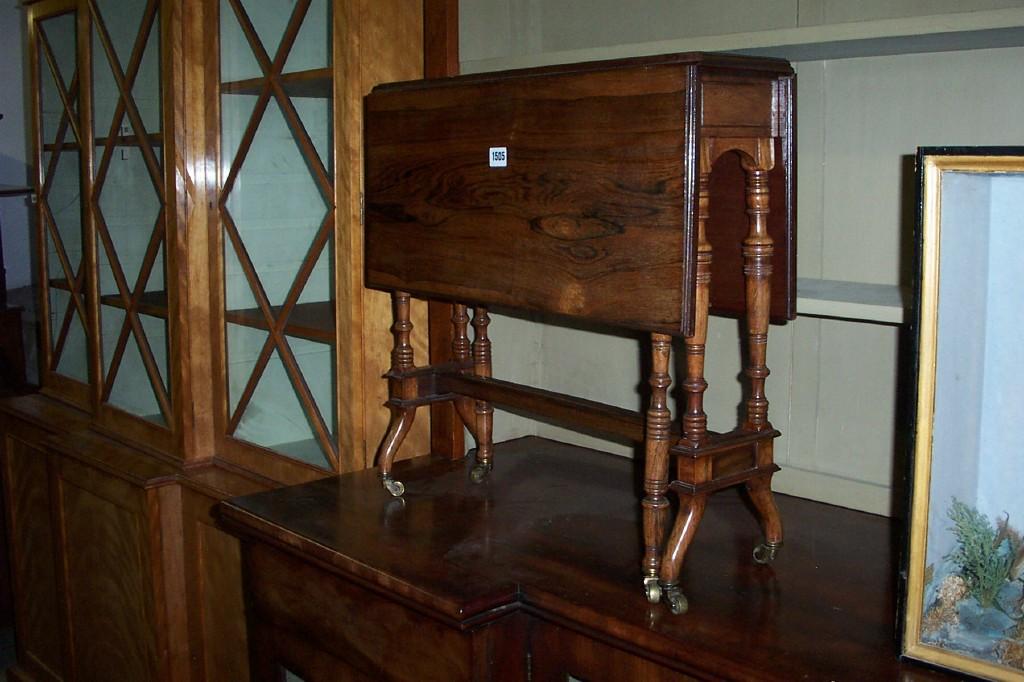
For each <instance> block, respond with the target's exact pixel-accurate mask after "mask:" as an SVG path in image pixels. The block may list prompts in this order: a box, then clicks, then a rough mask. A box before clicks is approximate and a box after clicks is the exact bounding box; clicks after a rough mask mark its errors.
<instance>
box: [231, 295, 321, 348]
mask: <svg viewBox="0 0 1024 682" xmlns="http://www.w3.org/2000/svg"><path fill="white" fill-rule="evenodd" d="M281 307H282V306H271V308H270V309H271V310H272V311H273V313H274V315H278V314H280V312H281ZM224 319H226V320H227V321H228V322H231V323H233V324H240V325H243V326H246V327H251V328H253V329H263V330H266V329H267V324H266V322H265V320H264V319H263V314H262V313H261V312H260V311H259V308H245V309H240V310H228V311H226V312H225V314H224ZM284 333H285V334H287V335H288V336H295V337H298V338H301V339H307V340H309V341H319V342H320V343H330V344H333V343H334V340H335V329H334V301H312V302H310V303H298V304H296V306H295V307H294V308H292V313H291V315H289V316H288V324H286V325H285V328H284Z"/></svg>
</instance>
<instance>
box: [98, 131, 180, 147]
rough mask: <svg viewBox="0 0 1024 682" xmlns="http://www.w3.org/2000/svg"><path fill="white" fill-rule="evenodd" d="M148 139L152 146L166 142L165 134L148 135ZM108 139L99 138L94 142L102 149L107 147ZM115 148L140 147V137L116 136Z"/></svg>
mask: <svg viewBox="0 0 1024 682" xmlns="http://www.w3.org/2000/svg"><path fill="white" fill-rule="evenodd" d="M146 137H147V138H149V142H150V144H153V145H162V144H163V142H164V136H163V133H159V132H156V133H146ZM108 139H110V138H107V137H97V138H96V139H95V140H94V142H95V143H96V146H97V147H102V146H105V145H106V144H107V140H108ZM114 146H115V147H138V146H140V143H139V136H138V135H116V136H114Z"/></svg>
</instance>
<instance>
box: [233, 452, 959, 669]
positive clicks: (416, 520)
mask: <svg viewBox="0 0 1024 682" xmlns="http://www.w3.org/2000/svg"><path fill="white" fill-rule="evenodd" d="M496 448H497V452H496V457H497V459H496V461H497V465H496V466H495V468H494V471H493V472H492V476H491V477H490V478H489V479H488V480H486V481H485V482H484V483H482V484H474V483H471V482H470V480H469V477H468V475H467V474H468V469H469V466H470V463H471V462H470V461H468V460H464V461H457V462H447V461H441V460H439V459H437V458H430V457H423V458H418V459H415V460H409V461H405V462H401V463H398V464H396V470H397V471H398V472H400V474H401V476H402V478H403V479H404V480H405V481H407V482H409V483H411V485H409V486H408V491H407V492H406V494H405V497H404V499H402V498H392V497H391V496H390V495H389V494H388V493H387V492H386V491H385V490H383V489H382V488H381V486H380V483H379V480H378V477H377V472H376V471H373V470H366V471H359V472H355V473H350V474H345V475H342V476H339V477H335V478H327V479H323V480H319V481H315V482H312V483H308V484H304V485H300V486H295V487H290V488H283V489H278V490H273V491H269V492H265V493H258V494H255V495H250V496H246V497H241V498H236V499H234V500H230V501H228V502H226V503H224V504H223V505H222V507H221V517H222V520H223V521H224V522H225V523H226V524H227V525H228V527H229V528H230V529H231V530H233V531H234V532H235V533H237V534H239V535H241V536H242V537H243V540H244V541H245V542H244V546H246V547H250V546H252V545H253V544H256V545H260V546H268V545H269V546H271V547H273V548H276V550H278V551H282V552H283V553H284V554H286V555H288V556H291V557H293V558H296V559H297V560H298V561H300V562H301V563H302V564H303V565H306V564H308V565H312V566H315V567H316V568H317V570H318V571H320V574H322V575H324V576H330V578H331V579H335V578H340V579H342V580H344V581H349V582H351V583H352V584H354V585H357V586H359V587H360V588H361V589H363V590H365V591H366V593H367V594H372V595H376V596H375V597H374V598H377V597H383V599H384V600H386V601H388V602H396V603H398V604H400V605H402V606H403V607H405V608H408V609H411V610H412V611H415V612H417V613H418V614H421V615H424V616H426V617H427V619H428V620H429V621H433V622H436V623H437V624H438V625H439V626H442V627H445V626H446V627H447V628H451V629H454V630H457V631H467V630H472V629H473V628H479V627H480V626H482V625H486V624H487V623H489V622H498V621H500V620H501V619H503V618H506V617H507V616H509V615H512V614H516V613H520V614H522V613H526V614H530V615H531V617H537V618H540V619H542V620H543V621H544V622H548V623H556V624H557V625H558V626H559V627H560V628H562V629H568V630H571V631H573V632H574V633H582V634H583V635H584V636H586V637H587V638H589V639H588V641H589V640H590V639H592V640H596V641H598V642H602V643H603V644H606V645H611V646H612V647H615V648H616V649H618V650H624V651H626V652H629V653H630V655H632V656H637V657H641V658H644V659H648V660H650V661H654V662H656V663H658V664H659V665H661V666H666V667H667V668H671V669H674V670H677V671H680V672H682V673H685V674H689V675H693V676H697V677H701V678H713V679H721V678H729V679H777V680H797V679H810V680H897V679H899V680H918V679H920V680H926V679H946V678H945V677H943V676H942V674H941V673H938V672H936V671H932V670H929V669H927V668H923V667H921V666H919V665H917V664H914V663H911V662H907V663H900V662H899V661H898V660H897V646H896V643H895V636H894V627H895V625H894V623H895V611H896V607H895V598H894V582H895V578H894V576H895V568H894V561H895V558H894V552H895V551H896V547H898V546H899V543H900V539H899V538H898V537H897V534H895V533H894V529H893V524H892V522H891V521H890V520H889V519H886V518H883V517H878V516H872V515H869V514H864V513H860V512H855V511H850V510H845V509H841V508H838V507H832V506H829V505H825V504H820V503H816V502H811V501H808V500H802V499H799V498H793V497H787V496H779V507H780V509H781V512H782V515H783V517H784V518H785V520H786V523H787V524H788V529H789V533H788V536H787V540H786V545H785V547H784V548H783V551H781V552H780V553H779V556H778V558H777V559H776V561H775V562H774V563H773V564H771V565H767V566H765V565H757V564H755V563H753V562H751V561H750V548H751V546H753V544H754V543H755V539H756V538H757V536H758V529H757V527H756V523H755V522H754V520H753V518H752V517H751V516H750V514H749V513H748V511H747V510H746V509H745V508H744V503H743V499H742V498H741V497H740V496H738V495H734V494H732V493H725V494H721V495H717V496H715V497H713V498H712V500H711V502H710V503H709V505H708V510H707V513H706V515H705V517H704V520H703V523H704V524H705V525H706V526H710V527H711V528H710V529H709V530H707V531H706V532H703V533H701V534H699V535H698V536H697V539H696V540H695V544H694V546H693V548H692V550H691V553H690V555H689V558H688V559H687V562H686V564H685V566H684V569H683V570H684V580H686V578H685V574H692V575H694V576H699V579H691V580H686V584H687V585H688V586H689V594H688V596H689V598H690V611H689V613H687V614H686V615H684V616H673V615H671V614H670V613H669V611H668V608H667V607H666V606H665V605H663V604H658V605H650V604H648V603H647V601H646V599H644V596H643V594H642V593H641V590H640V589H639V587H638V586H637V580H636V579H635V578H636V574H637V572H638V568H637V566H638V562H639V558H640V555H641V552H642V549H641V540H640V527H639V523H638V515H639V509H638V505H637V504H636V499H637V496H638V492H637V490H638V485H639V482H638V481H637V480H636V479H637V469H636V467H635V465H634V463H633V462H631V461H630V460H627V459H623V458H619V457H614V456H611V455H607V454H604V453H598V452H595V451H592V450H586V449H584V448H578V447H574V446H568V445H564V444H560V443H555V442H553V441H548V440H545V439H540V438H532V437H531V438H523V439H518V440H515V441H509V442H505V443H500V444H498V445H497V446H496ZM244 551H250V550H248V549H246V550H244ZM250 570H252V569H251V568H250ZM274 579H276V580H280V581H282V584H287V583H289V581H291V582H294V581H295V580H297V579H298V577H297V576H295V575H280V576H277V577H276V578H274ZM258 582H260V583H261V584H263V585H266V583H267V578H266V577H263V578H261V579H260V580H259V581H258ZM292 587H294V586H292ZM254 598H255V599H256V600H257V601H260V600H261V599H263V597H260V596H256V597H254V596H253V595H251V594H250V599H254ZM329 607H330V605H329V604H320V605H318V606H316V607H314V608H316V609H317V610H326V609H328V608H329ZM376 613H377V611H375V609H372V608H368V609H367V610H366V612H365V613H361V614H359V616H358V617H363V618H366V619H373V618H374V617H375V614H376ZM352 627H353V628H355V629H356V630H358V629H359V625H358V623H356V624H355V625H353V626H352ZM394 646H396V647H401V646H404V645H402V644H400V643H394ZM339 648H343V647H341V645H340V644H339ZM338 655H339V656H342V657H343V656H344V653H343V652H342V653H339V654H338ZM438 655H442V654H441V653H440V652H438ZM524 655H525V654H524ZM428 665H429V664H428ZM536 679H543V677H540V678H536ZM563 679H564V677H563ZM659 679H661V678H659Z"/></svg>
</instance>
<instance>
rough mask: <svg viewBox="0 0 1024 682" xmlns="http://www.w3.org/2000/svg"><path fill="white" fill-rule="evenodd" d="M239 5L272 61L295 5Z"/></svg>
mask: <svg viewBox="0 0 1024 682" xmlns="http://www.w3.org/2000/svg"><path fill="white" fill-rule="evenodd" d="M239 4H241V6H242V8H243V9H244V10H245V13H246V15H247V16H248V17H249V21H250V22H252V26H253V28H255V29H256V35H257V36H258V37H259V40H260V42H261V43H262V44H263V49H264V50H265V51H266V53H267V56H268V57H270V59H271V60H273V59H274V56H275V55H276V54H277V49H278V47H279V46H280V45H281V38H283V37H284V32H285V29H286V28H287V27H288V20H289V19H291V17H292V13H293V12H294V11H295V7H296V4H297V3H295V2H266V0H243V1H242V2H240V3H239Z"/></svg>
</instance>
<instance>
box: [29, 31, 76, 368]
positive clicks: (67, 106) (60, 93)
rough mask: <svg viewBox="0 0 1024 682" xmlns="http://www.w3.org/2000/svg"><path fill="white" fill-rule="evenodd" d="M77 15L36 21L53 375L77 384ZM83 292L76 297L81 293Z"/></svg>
mask: <svg viewBox="0 0 1024 682" xmlns="http://www.w3.org/2000/svg"><path fill="white" fill-rule="evenodd" d="M75 23H76V19H75V14H74V13H73V12H69V13H67V14H61V15H58V16H54V17H50V18H48V19H44V20H41V21H39V22H38V24H37V25H36V26H37V29H38V38H39V42H38V49H37V52H36V54H35V55H34V58H35V59H36V63H37V66H38V69H37V73H38V78H39V80H38V83H37V87H38V91H39V119H40V120H39V127H40V131H41V134H42V143H43V146H42V149H41V150H40V156H39V165H40V171H41V175H42V180H43V188H42V193H41V195H40V197H39V207H40V211H41V222H42V227H43V230H44V234H45V236H44V245H43V248H45V250H46V273H45V275H44V276H45V279H46V281H47V282H48V284H49V287H48V291H47V300H48V303H49V319H48V322H49V329H50V335H49V338H48V339H47V344H48V348H49V351H50V352H51V354H52V355H51V356H50V361H49V369H50V370H52V371H55V372H57V373H59V374H63V375H64V376H67V377H70V378H72V379H75V380H77V381H81V382H88V380H89V355H88V337H87V334H86V327H85V320H84V318H83V313H82V311H84V309H85V301H84V299H83V298H82V293H81V292H82V291H83V290H84V287H83V286H81V284H83V283H84V278H83V277H82V276H83V275H84V273H83V272H82V192H81V164H80V155H79V152H78V139H77V137H76V135H75V132H74V128H73V124H74V123H76V122H77V119H78V76H77V73H76V71H75V53H76V47H77V43H76V37H77V36H76V32H75ZM76 289H78V292H75V290H76Z"/></svg>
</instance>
